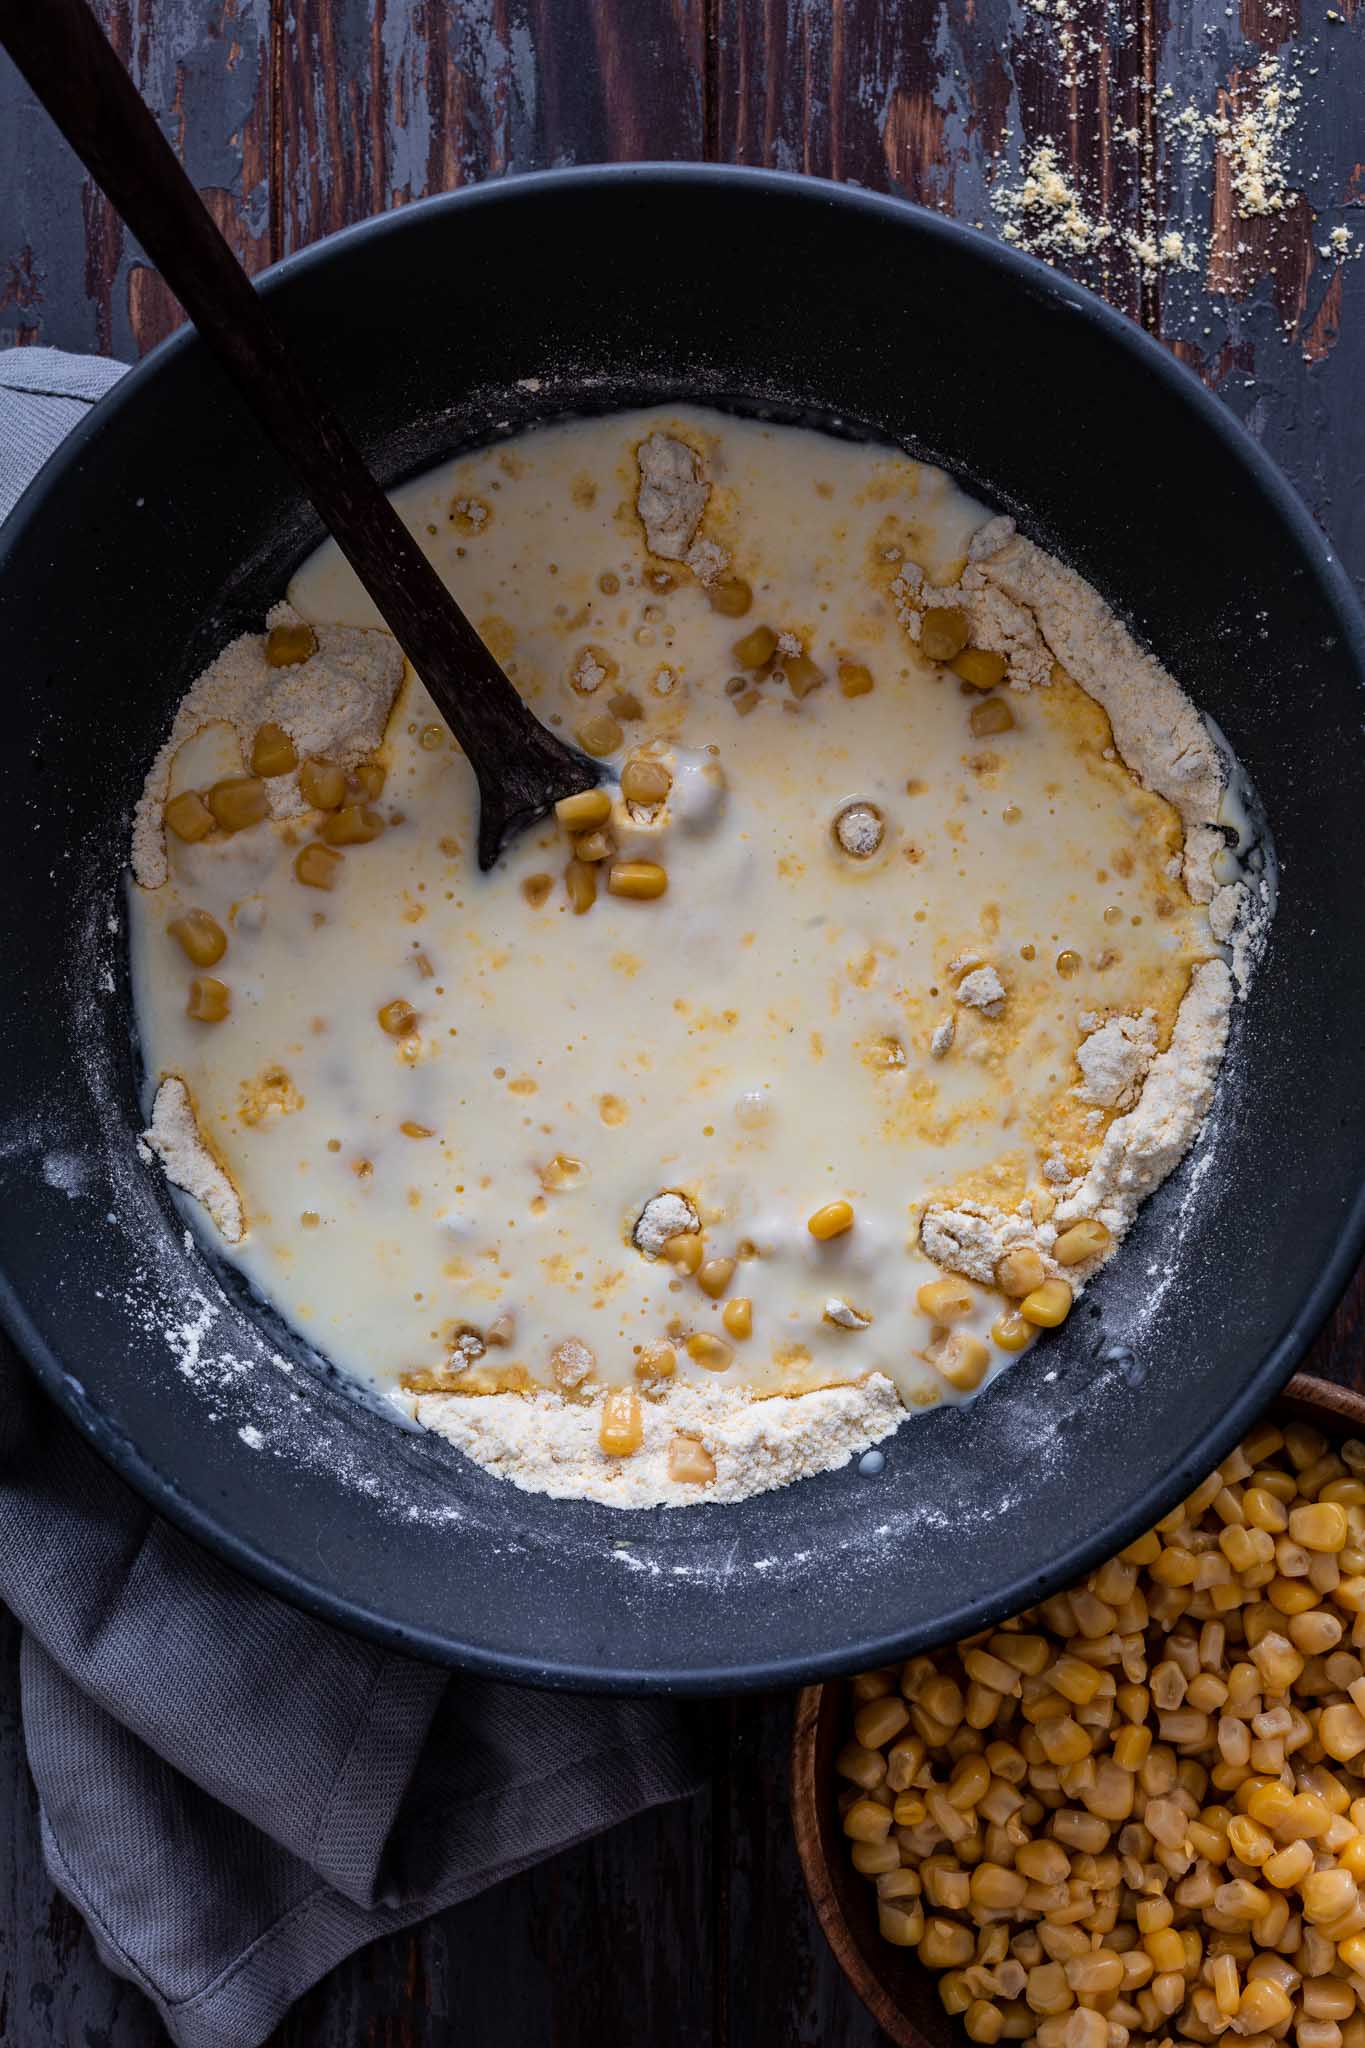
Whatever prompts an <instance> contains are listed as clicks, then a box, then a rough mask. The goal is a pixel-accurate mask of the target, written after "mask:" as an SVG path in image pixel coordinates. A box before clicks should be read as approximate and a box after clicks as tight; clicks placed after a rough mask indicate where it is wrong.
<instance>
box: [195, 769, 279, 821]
mask: <svg viewBox="0 0 1365 2048" xmlns="http://www.w3.org/2000/svg"><path fill="white" fill-rule="evenodd" d="M204 801H205V803H206V804H207V805H208V807H209V809H210V810H211V811H212V813H213V818H214V823H215V824H216V825H218V826H219V827H220V828H221V830H222V831H224V832H245V831H246V829H247V827H248V826H249V825H259V824H260V822H261V820H262V818H268V817H269V815H270V798H269V796H268V795H267V794H266V787H265V784H264V783H263V782H262V781H261V780H260V778H259V776H256V775H227V776H224V778H223V780H222V781H221V782H215V783H214V785H213V787H212V789H211V790H209V791H208V793H207V794H206V796H205V798H204Z"/></svg>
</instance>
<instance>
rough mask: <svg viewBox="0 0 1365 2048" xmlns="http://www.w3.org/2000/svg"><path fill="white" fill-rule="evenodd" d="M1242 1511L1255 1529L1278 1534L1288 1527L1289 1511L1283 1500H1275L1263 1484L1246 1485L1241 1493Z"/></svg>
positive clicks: (1274, 1534) (1273, 1534)
mask: <svg viewBox="0 0 1365 2048" xmlns="http://www.w3.org/2000/svg"><path fill="white" fill-rule="evenodd" d="M1242 1512H1243V1514H1244V1515H1245V1516H1246V1518H1247V1520H1248V1521H1249V1522H1250V1523H1251V1525H1252V1527H1253V1528H1255V1529H1265V1530H1268V1531H1269V1533H1270V1534H1271V1535H1272V1536H1278V1535H1280V1533H1281V1532H1282V1531H1283V1530H1285V1529H1287V1528H1288V1527H1289V1513H1288V1510H1287V1509H1286V1507H1285V1505H1284V1502H1283V1501H1281V1500H1277V1499H1276V1498H1275V1496H1274V1494H1273V1493H1269V1492H1267V1490H1266V1488H1265V1487H1263V1486H1248V1487H1247V1488H1246V1490H1245V1491H1244V1493H1243V1495H1242Z"/></svg>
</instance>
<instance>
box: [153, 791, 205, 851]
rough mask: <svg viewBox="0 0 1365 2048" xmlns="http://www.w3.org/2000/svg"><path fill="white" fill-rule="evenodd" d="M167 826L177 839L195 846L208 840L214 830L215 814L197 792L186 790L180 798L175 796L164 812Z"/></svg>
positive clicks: (163, 815)
mask: <svg viewBox="0 0 1365 2048" xmlns="http://www.w3.org/2000/svg"><path fill="white" fill-rule="evenodd" d="M161 815H162V817H163V818H164V820H165V822H166V824H167V825H168V826H169V828H170V830H171V831H172V832H174V834H175V836H176V838H177V839H183V840H184V841H185V842H186V844H187V845H191V846H192V845H193V844H194V842H195V841H196V840H197V839H207V838H208V835H209V833H210V832H211V831H212V830H213V812H212V811H211V810H210V809H209V807H208V805H207V804H206V803H205V802H204V799H203V797H201V796H200V795H199V794H198V792H197V791H195V790H193V789H184V790H182V791H181V792H180V795H179V796H173V797H172V798H171V800H170V802H169V803H168V804H167V805H166V808H165V810H164V811H163V812H162V814H161Z"/></svg>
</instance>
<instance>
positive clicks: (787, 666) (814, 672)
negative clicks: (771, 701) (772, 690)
mask: <svg viewBox="0 0 1365 2048" xmlns="http://www.w3.org/2000/svg"><path fill="white" fill-rule="evenodd" d="M782 673H783V675H785V677H786V678H787V688H788V689H789V690H790V691H791V693H792V695H793V697H809V695H810V693H811V691H812V690H818V689H819V687H820V685H821V683H823V682H824V680H825V672H824V670H823V669H822V668H817V667H816V665H815V663H814V662H813V661H812V660H811V658H810V656H809V655H808V654H807V653H805V652H804V650H803V651H802V652H801V653H800V654H784V655H783V657H782Z"/></svg>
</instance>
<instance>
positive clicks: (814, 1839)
mask: <svg viewBox="0 0 1365 2048" xmlns="http://www.w3.org/2000/svg"><path fill="white" fill-rule="evenodd" d="M1288 1404H1292V1405H1293V1406H1294V1408H1295V1409H1296V1410H1297V1411H1298V1412H1299V1413H1300V1414H1307V1415H1309V1416H1311V1417H1312V1418H1313V1419H1314V1420H1315V1421H1316V1422H1317V1423H1319V1424H1320V1425H1321V1426H1322V1427H1324V1428H1326V1429H1330V1430H1336V1431H1340V1429H1341V1428H1342V1426H1343V1425H1346V1426H1351V1425H1353V1426H1354V1427H1355V1428H1356V1429H1359V1430H1361V1431H1365V1393H1359V1392H1357V1391H1356V1389H1355V1388H1354V1387H1343V1386H1339V1385H1337V1383H1336V1382H1335V1381H1333V1380H1324V1379H1318V1378H1317V1377H1316V1376H1314V1375H1313V1374H1311V1373H1298V1374H1296V1375H1295V1377H1294V1378H1293V1379H1292V1380H1290V1382H1289V1384H1288V1386H1286V1387H1285V1388H1284V1390H1283V1391H1282V1392H1281V1393H1279V1394H1276V1395H1275V1396H1274V1397H1273V1399H1272V1400H1271V1401H1269V1402H1268V1403H1266V1405H1265V1407H1264V1409H1263V1410H1262V1412H1263V1413H1264V1414H1267V1415H1268V1414H1272V1413H1273V1412H1274V1411H1275V1410H1276V1409H1277V1408H1280V1407H1282V1406H1285V1405H1288ZM1210 1470H1212V1466H1211V1467H1210ZM834 1683H835V1684H837V1685H839V1686H840V1687H842V1684H843V1681H842V1680H836V1681H835V1682H834ZM830 1701H834V1702H835V1710H836V1711H837V1708H838V1706H839V1705H841V1704H842V1702H841V1701H837V1700H835V1695H834V1692H833V1688H832V1686H831V1684H830V1682H828V1681H824V1680H822V1681H821V1682H820V1683H819V1684H816V1685H807V1686H803V1687H802V1689H801V1692H800V1694H799V1695H798V1697H797V1701H796V1709H795V1713H794V1716H793V1721H792V1738H791V1751H790V1760H789V1767H788V1779H787V1788H788V1794H789V1797H790V1800H791V1819H792V1833H793V1835H794V1836H795V1838H796V1853H797V1856H798V1857H799V1858H800V1862H801V1876H802V1881H803V1882H804V1884H805V1887H806V1896H807V1897H808V1898H809V1900H810V1902H811V1905H812V1906H813V1907H814V1909H815V1917H816V1919H817V1920H818V1921H819V1923H820V1930H821V1932H822V1934H823V1935H824V1937H825V1940H826V1941H827V1942H828V1943H829V1946H830V1948H831V1950H832V1951H833V1954H834V1959H835V1961H836V1962H837V1963H838V1965H839V1968H840V1969H841V1970H842V1972H843V1974H844V1977H845V1978H846V1980H847V1982H848V1984H849V1986H850V1988H851V1989H852V1990H853V1991H854V1992H855V1993H856V1995H857V1996H858V1997H859V1998H860V1999H861V2000H862V2002H863V2004H864V2005H865V2006H866V2007H867V2010H868V2011H869V2012H870V2013H871V2015H872V2017H873V2019H874V2020H876V2022H877V2025H878V2026H879V2027H880V2028H881V2029H882V2031H883V2033H885V2034H887V2035H888V2036H889V2037H890V2039H891V2040H892V2041H893V2042H895V2044H896V2048H942V2043H941V2041H940V2040H938V2039H936V2038H935V2037H933V2036H931V2035H928V2034H924V2033H921V2031H920V2029H919V2028H918V2027H917V2026H916V2025H915V2023H914V2021H913V2020H912V2019H911V2018H910V2016H909V2014H908V2013H907V2012H906V2011H905V2010H904V2008H903V2007H902V2006H901V2005H899V2004H898V2003H897V2002H896V2000H895V1999H894V1998H893V1997H892V1995H891V1993H890V1991H889V1990H888V1989H887V1986H886V1983H885V1981H884V1979H883V1978H882V1976H881V1974H880V1972H879V1971H878V1969H877V1968H876V1967H875V1965H874V1963H873V1961H872V1960H871V1958H870V1957H869V1956H868V1954H867V1951H866V1950H865V1949H864V1947H863V1945H862V1943H861V1942H860V1941H859V1939H858V1937H857V1935H856V1934H855V1932H854V1930H853V1927H852V1925H851V1923H850V1921H849V1918H848V1915H847V1914H846V1913H845V1911H844V1907H843V1901H842V1898H841V1896H840V1891H839V1887H838V1886H837V1885H836V1883H835V1880H834V1877H833V1875H832V1871H831V1859H830V1857H829V1855H828V1853H827V1847H826V1833H825V1825H824V1822H825V1819H826V1816H827V1806H826V1802H825V1799H824V1798H823V1797H822V1792H825V1791H827V1790H828V1789H829V1787H828V1786H827V1785H826V1784H825V1783H824V1781H823V1780H822V1779H821V1778H820V1777H819V1776H818V1775H817V1772H818V1765H817V1755H816V1751H817V1742H818V1737H819V1734H820V1730H821V1722H822V1719H823V1715H824V1712H825V1709H826V1705H827V1703H829V1702H830ZM831 1782H832V1781H831ZM895 1953H897V1954H902V1953H904V1952H903V1951H900V1950H897V1951H895ZM954 2038H955V2039H957V2038H961V2039H962V2040H964V2041H965V2039H966V2036H965V2035H963V2036H960V2037H959V2036H957V2035H956V2033H954Z"/></svg>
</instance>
